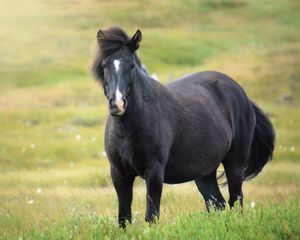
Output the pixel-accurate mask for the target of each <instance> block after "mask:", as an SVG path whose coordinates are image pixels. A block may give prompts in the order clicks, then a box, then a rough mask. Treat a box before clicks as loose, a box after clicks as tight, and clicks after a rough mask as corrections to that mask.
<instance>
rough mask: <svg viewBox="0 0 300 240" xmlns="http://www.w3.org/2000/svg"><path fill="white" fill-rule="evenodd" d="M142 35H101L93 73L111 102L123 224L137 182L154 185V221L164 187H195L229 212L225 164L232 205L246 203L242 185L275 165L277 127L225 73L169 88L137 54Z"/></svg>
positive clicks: (109, 128) (150, 204)
mask: <svg viewBox="0 0 300 240" xmlns="http://www.w3.org/2000/svg"><path fill="white" fill-rule="evenodd" d="M141 39H142V34H141V32H140V31H139V30H137V32H136V33H135V34H134V36H133V37H132V38H129V37H128V36H127V34H126V33H125V32H124V31H123V30H122V29H120V28H118V27H113V28H110V29H107V30H103V31H102V30H100V31H99V32H98V34H97V40H98V46H99V52H98V54H97V56H96V58H95V61H94V64H93V68H92V71H93V74H94V76H95V78H96V79H97V80H99V82H100V83H101V85H102V86H103V89H104V93H105V95H106V97H107V99H108V104H109V110H110V116H109V117H108V120H107V124H106V130H105V150H106V153H107V156H108V159H109V161H110V170H111V177H112V181H113V184H114V187H115V189H116V192H117V195H118V202H119V224H120V226H121V227H124V226H125V223H126V221H129V222H130V221H131V203H132V187H133V182H134V179H135V177H137V176H140V177H142V178H143V179H145V180H146V186H147V196H146V200H147V210H146V217H145V219H146V221H149V222H153V221H154V219H155V217H158V216H159V208H160V198H161V193H162V188H163V183H170V184H172V183H183V182H187V181H192V180H194V181H195V182H196V184H197V187H198V189H199V191H200V193H201V194H202V196H203V198H204V200H205V202H206V207H207V209H208V210H209V208H210V207H211V206H213V207H215V208H217V209H224V207H225V204H226V202H225V200H224V198H223V196H222V194H221V192H220V190H219V187H218V183H217V177H216V171H217V168H218V166H219V165H220V164H221V163H222V164H223V166H224V169H225V172H226V177H227V183H228V189H229V194H230V198H229V206H230V207H233V205H234V202H236V201H237V200H239V202H240V204H241V205H242V203H243V193H242V184H243V181H244V180H246V179H250V178H253V177H255V176H256V175H257V174H258V173H259V172H260V171H261V170H262V168H263V167H264V165H265V164H266V163H267V162H268V161H269V160H270V159H271V158H272V153H273V150H274V141H275V133H274V129H273V127H272V124H271V122H270V121H269V119H268V118H267V117H266V115H265V114H264V113H263V112H262V110H260V109H259V108H258V107H257V106H256V105H255V104H254V103H253V102H252V101H251V100H250V99H249V98H248V97H247V95H246V94H245V92H244V91H243V89H242V88H241V87H240V86H239V85H238V84H237V83H236V82H235V81H234V80H233V79H231V78H230V77H228V76H226V75H225V74H223V73H219V72H213V71H205V72H200V73H195V74H192V75H189V76H185V77H183V78H181V79H178V80H176V81H174V82H172V83H170V84H167V85H162V84H160V83H159V82H157V81H155V80H154V79H152V78H151V77H150V76H149V75H148V74H147V73H146V71H145V70H144V69H143V67H142V64H141V61H140V60H139V58H138V57H137V55H136V50H137V49H138V48H139V43H140V42H141Z"/></svg>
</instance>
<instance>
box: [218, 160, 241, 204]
mask: <svg viewBox="0 0 300 240" xmlns="http://www.w3.org/2000/svg"><path fill="white" fill-rule="evenodd" d="M239 160H240V158H238V157H233V156H232V157H226V159H225V160H224V161H223V165H224V169H225V172H226V178H227V184H228V190H229V201H228V202H229V207H230V208H232V207H233V206H234V203H235V202H236V201H238V200H239V202H240V204H241V206H243V191H242V184H243V178H244V171H243V166H241V164H240V162H241V161H239Z"/></svg>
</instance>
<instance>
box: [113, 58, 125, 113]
mask: <svg viewBox="0 0 300 240" xmlns="http://www.w3.org/2000/svg"><path fill="white" fill-rule="evenodd" d="M120 64H121V61H120V60H118V59H116V60H114V66H115V71H116V73H118V71H119V69H120ZM115 96H116V105H117V107H118V108H119V110H120V111H121V113H123V112H124V111H125V109H124V101H123V95H122V93H121V92H120V90H119V85H117V89H116V95H115Z"/></svg>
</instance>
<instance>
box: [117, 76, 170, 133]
mask: <svg viewBox="0 0 300 240" xmlns="http://www.w3.org/2000/svg"><path fill="white" fill-rule="evenodd" d="M133 82H134V83H133V86H132V89H131V93H130V101H129V103H128V104H129V106H128V109H127V110H126V112H125V114H124V116H123V117H121V118H120V119H118V121H120V122H119V123H121V124H122V125H123V126H125V127H126V128H135V127H136V126H139V125H141V123H143V122H145V121H146V122H147V119H145V118H147V115H148V114H146V112H147V111H153V109H156V112H153V113H152V114H157V113H158V112H157V111H159V110H160V107H159V106H158V105H159V104H160V100H161V99H162V97H164V98H165V97H166V96H162V95H163V94H164V92H166V91H167V90H166V88H165V86H163V85H162V84H160V83H158V82H157V81H155V80H154V79H152V78H150V77H149V76H148V75H147V74H145V73H144V72H142V71H139V72H137V75H136V78H135V79H134V81H133Z"/></svg>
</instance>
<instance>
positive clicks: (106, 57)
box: [93, 27, 142, 116]
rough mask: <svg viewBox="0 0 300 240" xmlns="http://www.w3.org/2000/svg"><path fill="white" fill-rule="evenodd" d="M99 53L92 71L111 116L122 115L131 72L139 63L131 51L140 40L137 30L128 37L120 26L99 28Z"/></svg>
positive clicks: (129, 85)
mask: <svg viewBox="0 0 300 240" xmlns="http://www.w3.org/2000/svg"><path fill="white" fill-rule="evenodd" d="M97 40H98V44H99V48H100V49H99V50H100V51H99V56H98V57H97V58H96V60H95V62H94V66H93V73H94V75H95V76H96V78H97V79H99V80H100V82H101V83H102V86H103V89H104V93H105V95H106V97H107V99H108V103H109V110H110V114H111V115H112V116H122V115H123V114H124V113H125V111H126V108H127V106H128V96H129V94H130V90H131V86H132V81H133V79H134V74H136V71H137V68H140V67H141V64H140V61H139V60H138V58H137V56H136V54H135V51H136V50H137V49H138V47H139V42H140V41H141V40H142V34H141V32H140V30H137V31H136V33H135V34H134V35H133V37H132V38H129V37H128V36H127V34H126V33H125V32H124V31H123V30H122V29H120V28H116V27H115V28H111V29H108V30H104V31H102V30H100V31H99V32H98V34H97Z"/></svg>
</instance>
